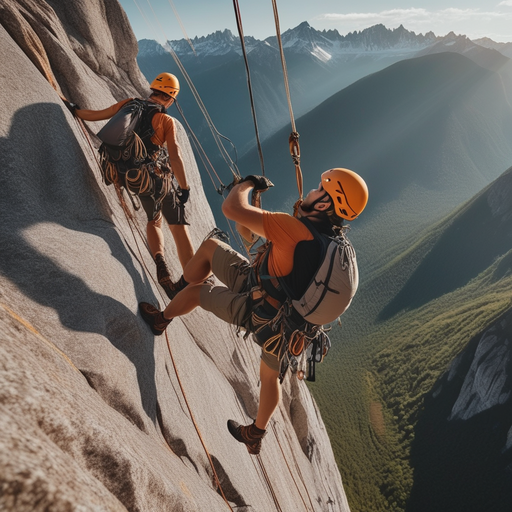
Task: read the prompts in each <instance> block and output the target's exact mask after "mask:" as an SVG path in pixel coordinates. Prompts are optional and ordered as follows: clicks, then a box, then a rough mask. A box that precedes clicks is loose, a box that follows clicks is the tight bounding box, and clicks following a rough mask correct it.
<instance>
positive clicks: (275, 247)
mask: <svg viewBox="0 0 512 512" xmlns="http://www.w3.org/2000/svg"><path fill="white" fill-rule="evenodd" d="M263 229H264V230H265V238H266V239H267V240H270V241H271V242H272V250H271V251H270V254H269V256H268V271H269V274H270V275H272V276H287V275H288V274H289V273H290V272H291V271H292V269H293V254H294V252H295V247H296V246H297V244H298V243H299V242H301V241H303V240H313V238H314V237H313V235H312V233H311V231H309V229H308V228H307V227H306V226H305V225H304V224H303V223H302V222H301V221H300V220H298V219H296V218H295V217H292V216H291V215H288V214H287V213H279V212H278V213H273V212H263Z"/></svg>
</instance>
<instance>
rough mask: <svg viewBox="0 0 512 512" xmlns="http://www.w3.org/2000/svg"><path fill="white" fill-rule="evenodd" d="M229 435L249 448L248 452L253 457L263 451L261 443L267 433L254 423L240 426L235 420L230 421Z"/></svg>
mask: <svg viewBox="0 0 512 512" xmlns="http://www.w3.org/2000/svg"><path fill="white" fill-rule="evenodd" d="M228 430H229V433H230V434H231V435H232V436H233V437H234V438H235V439H236V440H237V441H238V442H239V443H244V444H245V445H246V446H247V451H248V452H249V453H250V454H251V455H258V454H259V453H260V450H261V442H262V440H263V438H264V437H265V434H266V433H267V431H266V430H261V428H258V427H257V426H256V425H255V424H254V423H252V424H251V425H246V426H244V425H240V424H239V423H237V422H236V421H234V420H229V421H228Z"/></svg>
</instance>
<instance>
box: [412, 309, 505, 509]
mask: <svg viewBox="0 0 512 512" xmlns="http://www.w3.org/2000/svg"><path fill="white" fill-rule="evenodd" d="M511 343H512V310H511V309H509V310H508V311H507V312H506V313H504V314H503V315H502V316H501V318H499V319H498V320H497V321H496V322H495V323H494V324H493V325H490V326H489V327H488V328H487V329H485V331H484V332H483V333H481V334H480V335H479V336H477V337H475V338H474V339H473V340H471V341H470V342H469V344H468V346H467V347H466V349H465V350H464V351H463V352H462V353H461V354H459V356H457V358H456V359H455V360H454V361H453V363H452V364H451V366H450V369H449V370H448V371H447V372H446V374H445V375H443V377H442V378H441V379H439V381H438V383H437V384H436V386H435V387H434V389H433V391H432V393H431V394H429V395H428V396H427V399H426V400H425V407H424V410H423V411H422V412H421V413H420V416H419V421H418V426H417V428H416V433H415V434H416V435H415V441H414V442H413V447H412V463H413V466H414V472H415V476H414V486H413V489H412V493H411V498H410V500H409V503H408V506H407V510H410V511H414V512H417V511H420V512H421V511H425V512H426V511H430V510H436V511H440V512H448V511H453V510H464V511H467V512H480V511H482V510H492V511H496V512H502V511H503V512H505V511H508V510H509V509H510V503H511V500H512V443H511V439H512V413H511V410H512V408H511V405H512V379H511V375H512V354H511Z"/></svg>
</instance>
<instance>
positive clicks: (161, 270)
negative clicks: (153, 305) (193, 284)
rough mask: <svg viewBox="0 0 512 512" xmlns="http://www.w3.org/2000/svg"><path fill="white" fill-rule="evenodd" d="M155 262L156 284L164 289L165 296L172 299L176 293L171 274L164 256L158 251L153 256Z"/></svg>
mask: <svg viewBox="0 0 512 512" xmlns="http://www.w3.org/2000/svg"><path fill="white" fill-rule="evenodd" d="M155 263H156V278H157V279H158V284H159V285H160V286H161V287H162V288H163V289H164V291H165V293H166V294H167V296H168V297H169V298H170V299H173V298H174V297H175V295H176V293H174V291H173V286H174V283H173V282H172V280H171V274H170V273H169V268H168V267H167V263H165V260H164V257H163V256H162V255H161V254H160V253H158V254H157V255H156V256H155Z"/></svg>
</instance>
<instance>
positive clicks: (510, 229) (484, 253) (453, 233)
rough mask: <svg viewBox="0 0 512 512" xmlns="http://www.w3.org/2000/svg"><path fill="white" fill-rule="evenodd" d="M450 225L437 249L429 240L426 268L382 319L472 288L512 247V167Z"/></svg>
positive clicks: (417, 272) (420, 269) (419, 270)
mask: <svg viewBox="0 0 512 512" xmlns="http://www.w3.org/2000/svg"><path fill="white" fill-rule="evenodd" d="M444 224H445V228H444V230H443V232H442V235H441V236H440V238H439V239H438V240H437V241H436V242H435V244H434V245H433V246H432V247H431V248H429V247H428V245H430V241H427V244H426V245H427V247H426V248H425V257H424V258H423V259H422V261H421V264H420V265H419V266H418V268H417V269H416V270H415V271H414V273H413V274H412V275H411V276H410V278H409V279H408V280H407V282H406V283H405V285H404V286H403V288H402V289H401V290H400V292H399V293H398V294H397V295H396V296H395V297H394V298H393V300H392V301H391V302H390V303H389V304H388V305H387V306H386V307H385V308H384V309H383V311H382V314H381V318H384V319H386V318H389V317H391V316H393V315H394V314H396V313H398V312H399V311H401V310H403V309H411V308H416V307H419V306H421V305H423V304H426V303H427V302H430V301H431V300H434V299H435V298H437V297H440V296H442V295H444V294H446V293H449V292H451V291H453V290H455V289H457V288H460V287H462V286H464V285H466V284H467V283H468V282H469V281H470V280H471V279H472V278H473V277H475V276H477V275H478V274H480V273H481V272H483V271H484V270H485V269H486V268H488V267H489V266H490V265H491V264H492V263H493V262H494V261H495V260H496V259H497V258H499V257H500V256H502V255H503V254H505V253H506V252H507V251H509V250H510V248H512V168H510V169H509V170H508V171H507V172H506V173H505V174H504V175H502V176H501V177H500V178H499V180H497V181H495V182H494V183H492V184H491V185H490V186H489V187H488V188H487V189H486V190H485V191H483V192H482V193H480V194H478V195H477V196H476V197H475V198H474V199H472V200H471V201H469V202H468V203H467V204H466V205H465V206H464V207H463V208H462V209H461V211H459V212H458V213H457V214H456V216H455V217H454V218H453V219H448V220H447V221H446V222H444ZM397 265H398V266H399V267H400V270H398V269H397V272H401V273H403V266H402V264H400V263H399V262H397ZM433 276H435V278H434V279H433Z"/></svg>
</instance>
